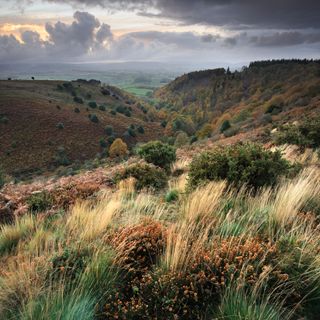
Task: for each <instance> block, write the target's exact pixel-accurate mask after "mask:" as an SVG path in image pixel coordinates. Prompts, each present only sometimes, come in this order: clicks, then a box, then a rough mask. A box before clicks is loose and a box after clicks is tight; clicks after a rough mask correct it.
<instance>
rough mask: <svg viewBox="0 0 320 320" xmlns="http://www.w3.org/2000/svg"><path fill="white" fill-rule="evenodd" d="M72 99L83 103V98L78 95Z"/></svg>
mask: <svg viewBox="0 0 320 320" xmlns="http://www.w3.org/2000/svg"><path fill="white" fill-rule="evenodd" d="M73 101H74V102H76V103H80V104H83V99H82V98H80V97H77V96H76V97H74V98H73Z"/></svg>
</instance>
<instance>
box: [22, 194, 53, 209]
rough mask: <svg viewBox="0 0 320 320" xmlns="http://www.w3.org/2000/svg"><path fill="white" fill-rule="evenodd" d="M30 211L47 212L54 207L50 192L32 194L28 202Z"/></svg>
mask: <svg viewBox="0 0 320 320" xmlns="http://www.w3.org/2000/svg"><path fill="white" fill-rule="evenodd" d="M26 202H27V204H28V206H29V211H30V212H32V213H38V212H43V211H46V210H47V209H49V208H51V207H52V204H53V199H52V196H51V195H50V193H49V192H48V191H41V192H37V193H34V194H31V195H30V196H29V197H28V198H27V200H26Z"/></svg>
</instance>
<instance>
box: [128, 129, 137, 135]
mask: <svg viewBox="0 0 320 320" xmlns="http://www.w3.org/2000/svg"><path fill="white" fill-rule="evenodd" d="M128 134H129V135H130V136H131V137H136V136H137V134H136V131H135V130H134V129H132V128H131V127H129V128H128Z"/></svg>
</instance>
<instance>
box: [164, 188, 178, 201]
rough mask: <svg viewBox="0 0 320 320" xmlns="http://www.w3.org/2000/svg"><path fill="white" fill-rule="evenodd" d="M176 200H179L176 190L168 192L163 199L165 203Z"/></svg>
mask: <svg viewBox="0 0 320 320" xmlns="http://www.w3.org/2000/svg"><path fill="white" fill-rule="evenodd" d="M178 199H179V192H178V191H177V190H170V191H168V192H167V194H166V197H165V200H166V202H174V201H176V200H178Z"/></svg>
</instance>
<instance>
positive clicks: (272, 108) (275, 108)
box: [265, 104, 282, 115]
mask: <svg viewBox="0 0 320 320" xmlns="http://www.w3.org/2000/svg"><path fill="white" fill-rule="evenodd" d="M280 112H282V107H281V106H278V105H274V104H271V105H270V106H269V107H268V108H267V110H266V112H265V113H269V114H271V115H277V114H279V113H280Z"/></svg>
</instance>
